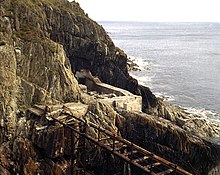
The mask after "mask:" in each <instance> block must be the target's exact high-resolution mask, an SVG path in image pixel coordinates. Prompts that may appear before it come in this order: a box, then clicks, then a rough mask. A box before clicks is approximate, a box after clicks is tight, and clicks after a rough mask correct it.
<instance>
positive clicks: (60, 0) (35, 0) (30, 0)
mask: <svg viewBox="0 0 220 175" xmlns="http://www.w3.org/2000/svg"><path fill="white" fill-rule="evenodd" d="M12 3H13V4H14V5H15V4H22V5H25V6H28V7H29V8H37V7H38V6H40V5H41V4H42V3H43V4H47V5H49V6H51V7H52V8H54V9H61V10H64V11H66V12H69V13H76V14H79V13H82V12H83V11H82V10H81V9H80V8H79V4H78V3H76V2H71V3H70V2H68V1H67V0H13V1H12ZM71 4H72V6H74V9H72V8H71Z"/></svg>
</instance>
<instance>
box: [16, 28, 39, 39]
mask: <svg viewBox="0 0 220 175" xmlns="http://www.w3.org/2000/svg"><path fill="white" fill-rule="evenodd" d="M15 35H16V36H17V37H18V38H21V39H23V40H25V41H36V40H37V38H38V35H39V31H38V30H37V29H36V28H35V27H33V26H30V25H21V26H20V31H17V32H15Z"/></svg>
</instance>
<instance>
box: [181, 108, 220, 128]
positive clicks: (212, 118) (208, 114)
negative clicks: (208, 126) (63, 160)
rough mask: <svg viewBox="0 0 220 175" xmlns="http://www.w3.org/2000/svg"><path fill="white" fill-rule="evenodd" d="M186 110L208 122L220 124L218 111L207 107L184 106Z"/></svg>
mask: <svg viewBox="0 0 220 175" xmlns="http://www.w3.org/2000/svg"><path fill="white" fill-rule="evenodd" d="M182 108H183V109H184V110H185V112H187V113H189V114H192V115H196V116H198V117H199V118H202V119H205V120H206V121H207V122H215V123H219V124H220V114H218V113H217V112H214V111H211V110H206V109H205V108H193V107H182Z"/></svg>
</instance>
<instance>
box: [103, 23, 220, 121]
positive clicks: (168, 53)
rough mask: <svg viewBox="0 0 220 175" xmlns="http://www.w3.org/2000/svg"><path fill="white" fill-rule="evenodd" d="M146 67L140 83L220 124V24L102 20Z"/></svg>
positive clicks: (117, 41)
mask: <svg viewBox="0 0 220 175" xmlns="http://www.w3.org/2000/svg"><path fill="white" fill-rule="evenodd" d="M100 24H101V25H102V26H103V27H104V28H105V30H106V31H107V32H108V34H109V35H110V37H111V38H112V39H113V41H114V43H115V45H116V46H118V47H120V48H121V49H123V50H124V51H125V52H126V53H127V55H128V56H129V57H130V58H131V59H133V60H134V61H135V62H136V63H137V64H138V65H140V67H141V69H142V70H141V71H136V72H134V71H131V72H130V74H131V75H132V76H133V77H135V78H137V79H138V81H139V83H140V84H143V85H146V86H148V87H150V88H151V90H152V91H153V93H155V94H156V95H157V96H163V97H164V98H165V99H166V100H168V101H170V102H171V103H174V104H176V105H179V106H181V107H184V108H186V109H187V110H188V111H189V112H191V113H195V114H200V115H203V116H204V117H205V116H206V117H208V118H212V119H219V120H220V116H219V113H220V23H147V22H146V23H145V22H100Z"/></svg>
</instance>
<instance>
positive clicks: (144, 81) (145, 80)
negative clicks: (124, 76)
mask: <svg viewBox="0 0 220 175" xmlns="http://www.w3.org/2000/svg"><path fill="white" fill-rule="evenodd" d="M129 74H130V75H131V76H132V77H133V78H135V79H136V80H138V84H140V85H143V86H147V87H149V88H151V86H152V84H151V81H152V78H151V77H150V76H140V75H137V74H136V71H130V72H129Z"/></svg>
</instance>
